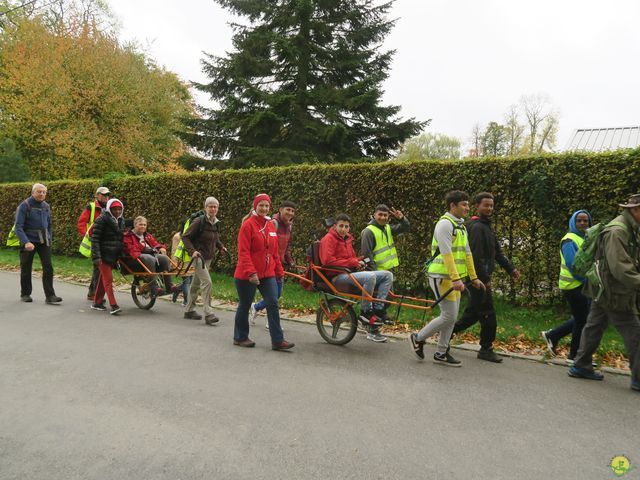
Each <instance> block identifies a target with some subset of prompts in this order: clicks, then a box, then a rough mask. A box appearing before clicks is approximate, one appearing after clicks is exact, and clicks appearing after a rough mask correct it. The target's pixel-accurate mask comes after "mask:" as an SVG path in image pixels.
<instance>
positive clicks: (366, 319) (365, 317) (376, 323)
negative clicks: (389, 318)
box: [360, 310, 384, 327]
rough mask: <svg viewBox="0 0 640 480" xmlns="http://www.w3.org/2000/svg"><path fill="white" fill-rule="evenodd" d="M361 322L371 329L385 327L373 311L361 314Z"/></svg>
mask: <svg viewBox="0 0 640 480" xmlns="http://www.w3.org/2000/svg"><path fill="white" fill-rule="evenodd" d="M360 321H361V322H362V323H364V324H365V325H368V326H369V327H380V326H382V325H384V322H383V321H382V319H381V318H379V317H378V316H377V315H376V314H375V313H373V310H366V311H363V312H360Z"/></svg>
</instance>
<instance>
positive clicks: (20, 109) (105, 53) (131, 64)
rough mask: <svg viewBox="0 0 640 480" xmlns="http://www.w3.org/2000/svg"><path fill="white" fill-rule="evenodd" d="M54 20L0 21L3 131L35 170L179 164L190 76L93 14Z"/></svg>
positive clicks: (70, 173)
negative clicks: (158, 61)
mask: <svg viewBox="0 0 640 480" xmlns="http://www.w3.org/2000/svg"><path fill="white" fill-rule="evenodd" d="M48 20H49V19H46V18H45V17H43V16H40V17H38V16H31V17H27V16H25V17H23V18H18V19H15V18H14V19H12V22H7V23H5V24H4V25H2V29H0V139H3V138H5V139H10V140H11V141H12V142H13V143H14V144H15V146H16V149H17V150H18V151H19V152H20V153H21V155H22V158H23V159H24V161H25V162H26V164H27V166H28V168H29V170H30V172H31V178H32V179H60V178H88V177H101V176H103V175H104V174H105V173H107V172H123V173H131V174H138V173H150V172H158V171H173V170H179V169H180V168H181V167H180V166H179V163H178V159H179V158H180V157H181V156H183V155H184V153H185V145H184V144H183V143H182V141H181V140H180V138H179V136H178V134H179V132H180V130H181V128H182V127H181V126H182V120H183V119H184V118H189V117H190V116H191V115H192V114H193V111H194V110H193V103H192V99H191V95H190V93H189V90H188V88H187V86H186V85H185V84H184V83H182V82H181V81H180V80H179V79H178V77H177V76H176V75H175V74H173V73H171V72H168V71H166V70H164V69H162V68H159V67H158V66H156V65H155V64H154V63H153V62H152V61H151V60H150V59H149V58H148V57H147V56H146V55H144V54H143V53H141V52H139V51H138V50H137V49H136V47H135V46H131V45H122V44H121V43H120V42H119V41H118V39H117V37H116V36H115V34H114V33H113V32H111V31H105V30H101V29H100V28H99V27H98V25H97V24H96V23H95V22H92V21H91V19H90V18H89V19H87V18H86V17H84V18H83V17H81V16H74V15H71V16H70V17H69V18H65V19H64V22H65V24H64V25H63V26H60V25H58V26H56V28H52V26H51V23H50V21H48ZM61 21H62V20H61Z"/></svg>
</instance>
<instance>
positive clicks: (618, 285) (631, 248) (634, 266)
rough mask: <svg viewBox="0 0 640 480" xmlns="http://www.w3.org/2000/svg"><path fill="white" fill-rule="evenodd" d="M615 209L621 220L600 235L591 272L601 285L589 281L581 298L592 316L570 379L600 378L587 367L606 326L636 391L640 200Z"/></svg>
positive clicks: (639, 382)
mask: <svg viewBox="0 0 640 480" xmlns="http://www.w3.org/2000/svg"><path fill="white" fill-rule="evenodd" d="M620 206H621V207H622V208H623V211H622V214H621V215H618V216H617V217H616V218H615V219H613V220H612V221H611V222H609V224H607V226H606V227H605V228H604V230H603V231H602V233H601V235H600V239H599V242H598V247H597V249H596V253H595V261H596V264H595V266H596V269H597V273H598V278H599V280H600V282H601V285H600V286H598V285H596V284H595V282H592V281H589V282H587V284H586V287H585V293H586V294H587V295H588V296H590V297H591V298H592V302H591V310H590V311H589V317H588V318H587V324H586V325H585V326H584V329H583V330H582V337H581V339H580V349H579V350H578V354H577V355H576V358H575V363H574V365H573V367H571V368H570V369H569V375H570V376H572V377H576V378H586V379H589V380H602V379H603V378H604V375H602V373H601V372H599V371H595V370H593V367H592V364H591V361H592V356H593V354H594V352H595V351H596V349H597V348H598V345H599V344H600V340H601V339H602V335H603V334H604V331H605V329H606V328H607V325H608V324H609V322H611V323H612V324H613V326H614V327H615V328H616V330H618V332H619V333H620V335H621V336H622V339H623V341H624V346H625V350H626V352H627V356H628V357H629V364H630V367H631V388H632V389H633V390H636V391H640V351H639V349H640V320H639V319H638V300H639V297H638V293H639V292H640V268H639V267H640V248H638V241H639V240H640V232H639V228H640V194H636V195H632V196H631V198H630V199H629V201H628V202H627V203H624V204H620ZM599 287H600V288H599Z"/></svg>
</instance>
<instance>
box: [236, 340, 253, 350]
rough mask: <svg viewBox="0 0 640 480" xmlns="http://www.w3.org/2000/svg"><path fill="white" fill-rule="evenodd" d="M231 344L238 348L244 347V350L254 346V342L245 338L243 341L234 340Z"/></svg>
mask: <svg viewBox="0 0 640 480" xmlns="http://www.w3.org/2000/svg"><path fill="white" fill-rule="evenodd" d="M233 344H234V345H237V346H238V347H246V348H252V347H255V346H256V342H254V341H253V340H251V339H250V338H245V339H244V340H234V341H233Z"/></svg>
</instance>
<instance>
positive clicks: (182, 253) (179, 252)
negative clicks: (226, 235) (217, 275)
mask: <svg viewBox="0 0 640 480" xmlns="http://www.w3.org/2000/svg"><path fill="white" fill-rule="evenodd" d="M205 215H206V212H205V211H204V210H198V211H197V212H194V213H192V214H191V215H189V218H187V219H186V220H185V221H184V222H182V225H181V226H180V230H179V232H180V241H179V242H178V246H177V247H176V251H175V253H174V254H173V256H174V257H176V258H179V259H180V260H182V261H184V262H188V261H189V260H191V257H190V256H189V254H188V253H187V249H186V248H184V242H183V241H182V235H183V234H184V233H185V232H186V231H187V230H188V229H189V226H190V225H191V223H192V222H193V221H194V220H195V219H196V218H201V217H204V216H205ZM218 223H220V222H218ZM203 230H204V222H203V221H202V220H201V221H200V224H199V225H198V233H196V237H198V236H199V235H200V234H201V233H202V231H203Z"/></svg>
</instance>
